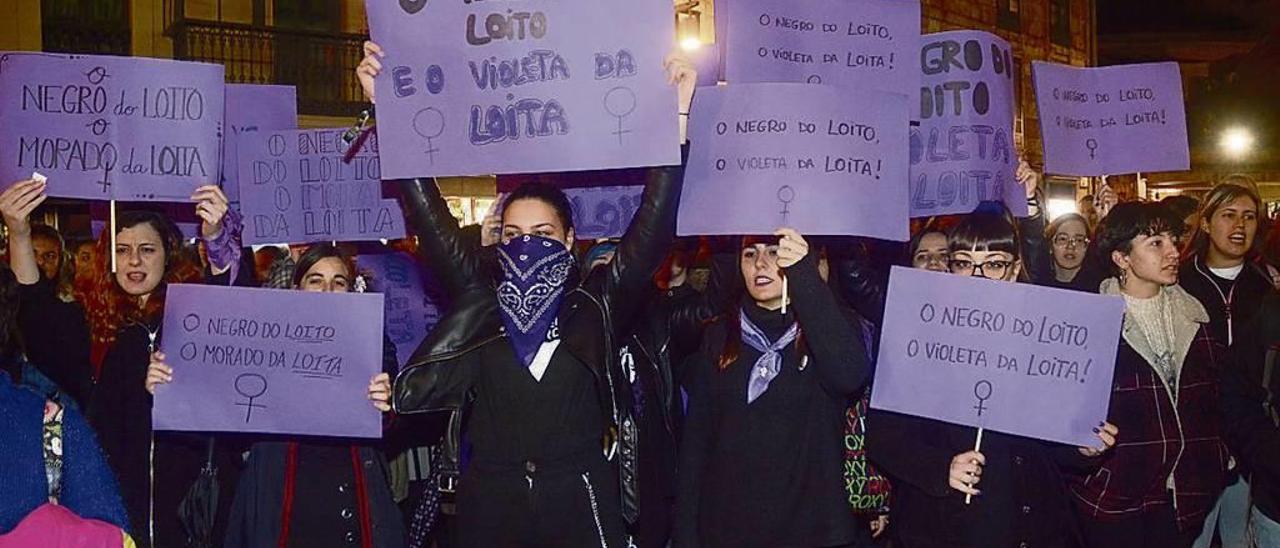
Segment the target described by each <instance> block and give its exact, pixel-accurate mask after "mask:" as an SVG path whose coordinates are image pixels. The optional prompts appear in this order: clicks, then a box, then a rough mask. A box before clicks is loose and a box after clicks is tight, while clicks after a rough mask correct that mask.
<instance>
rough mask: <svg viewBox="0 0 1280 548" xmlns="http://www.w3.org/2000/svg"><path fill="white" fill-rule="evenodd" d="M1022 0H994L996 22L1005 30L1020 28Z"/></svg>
mask: <svg viewBox="0 0 1280 548" xmlns="http://www.w3.org/2000/svg"><path fill="white" fill-rule="evenodd" d="M1021 4H1022V0H996V24H997V25H999V26H1000V28H1002V29H1005V30H1013V31H1020V30H1022V17H1021V15H1020V12H1021V11H1022V10H1021V7H1022V6H1021Z"/></svg>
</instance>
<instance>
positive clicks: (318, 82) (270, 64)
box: [169, 20, 366, 116]
mask: <svg viewBox="0 0 1280 548" xmlns="http://www.w3.org/2000/svg"><path fill="white" fill-rule="evenodd" d="M169 30H170V32H171V34H172V36H173V48H174V49H173V56H174V58H175V59H182V60H185V61H204V62H209V63H220V64H222V65H224V66H226V71H227V82H228V83H237V84H284V85H294V86H297V88H298V112H299V113H300V114H314V115H325V116H355V115H356V114H357V113H359V112H360V109H361V108H362V107H363V106H364V104H365V101H364V96H363V94H362V93H361V91H360V82H359V81H358V80H357V79H356V75H355V68H356V65H358V64H359V63H360V58H361V44H362V43H363V42H364V40H365V38H366V37H364V36H362V35H359V34H342V33H324V32H314V31H305V30H285V29H279V28H272V27H259V26H254V25H244V24H237V23H224V22H213V21H196V20H179V21H175V22H174V23H173V24H172V25H171V26H170V29H169Z"/></svg>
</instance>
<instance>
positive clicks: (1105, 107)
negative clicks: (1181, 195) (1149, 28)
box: [1032, 61, 1191, 177]
mask: <svg viewBox="0 0 1280 548" xmlns="http://www.w3.org/2000/svg"><path fill="white" fill-rule="evenodd" d="M1032 70H1033V71H1034V81H1035V87H1036V105H1037V106H1038V107H1039V108H1040V131H1041V133H1042V134H1043V136H1044V170H1045V172H1046V173H1055V174H1059V175H1076V176H1082V177H1086V176H1088V177H1096V176H1101V175H1114V174H1117V173H1136V172H1144V171H1185V170H1188V169H1191V154H1190V151H1189V148H1188V146H1187V113H1186V110H1185V106H1184V103H1183V101H1182V75H1181V71H1180V70H1179V68H1178V64H1177V63H1148V64H1141V65H1122V66H1114V67H1098V68H1079V67H1071V66H1066V65H1058V64H1053V63H1043V62H1039V61H1036V62H1035V63H1033V64H1032Z"/></svg>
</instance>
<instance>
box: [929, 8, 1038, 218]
mask: <svg viewBox="0 0 1280 548" xmlns="http://www.w3.org/2000/svg"><path fill="white" fill-rule="evenodd" d="M1011 51H1012V50H1011V48H1010V47H1009V43H1008V42H1006V41H1004V40H1003V39H1002V38H1000V37H998V36H995V35H992V34H988V33H985V32H981V31H976V30H966V31H953V32H940V33H937V34H926V35H924V36H922V37H920V55H918V56H917V58H918V59H920V65H919V68H920V78H921V80H920V92H919V95H913V97H919V100H913V101H911V105H912V111H913V116H912V118H913V119H915V120H920V125H919V126H918V127H912V128H911V216H912V217H931V216H934V215H953V214H958V213H970V212H972V211H973V210H974V209H975V208H976V207H977V206H978V203H979V202H981V201H983V200H999V201H1002V202H1004V204H1005V205H1006V206H1007V207H1008V208H1009V210H1010V211H1012V212H1013V214H1014V215H1017V216H1019V217H1026V216H1027V195H1026V192H1025V191H1024V190H1023V188H1022V186H1020V185H1019V184H1018V181H1017V179H1016V178H1015V177H1014V173H1016V172H1017V169H1018V151H1017V150H1016V148H1015V147H1014V142H1013V109H1014V100H1013V78H1014V69H1013V56H1012V53H1011Z"/></svg>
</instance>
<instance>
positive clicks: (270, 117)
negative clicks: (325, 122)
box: [222, 84, 298, 204]
mask: <svg viewBox="0 0 1280 548" xmlns="http://www.w3.org/2000/svg"><path fill="white" fill-rule="evenodd" d="M226 107H227V109H226V114H225V119H224V122H223V127H225V128H226V132H225V134H224V139H223V141H222V190H223V192H226V194H227V199H228V200H229V201H230V202H231V203H232V204H239V203H240V168H239V166H238V162H239V160H238V159H237V158H238V156H237V155H236V143H235V140H236V138H237V137H238V136H239V135H240V134H242V133H251V132H254V131H260V130H266V129H294V128H296V127H298V91H297V89H296V88H294V87H293V86H260V85H256V84H227V93H226Z"/></svg>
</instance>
